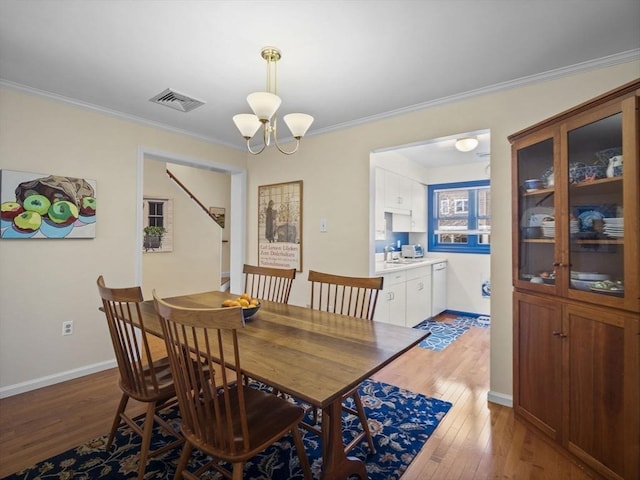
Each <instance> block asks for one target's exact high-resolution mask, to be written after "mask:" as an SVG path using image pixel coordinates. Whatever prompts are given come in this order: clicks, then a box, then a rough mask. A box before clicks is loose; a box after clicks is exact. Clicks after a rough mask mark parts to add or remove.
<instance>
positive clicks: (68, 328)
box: [62, 320, 73, 335]
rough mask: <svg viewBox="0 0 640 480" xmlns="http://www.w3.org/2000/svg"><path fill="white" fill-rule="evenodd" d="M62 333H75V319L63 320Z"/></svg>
mask: <svg viewBox="0 0 640 480" xmlns="http://www.w3.org/2000/svg"><path fill="white" fill-rule="evenodd" d="M62 335H73V320H68V321H66V322H62Z"/></svg>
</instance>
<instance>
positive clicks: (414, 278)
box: [405, 266, 431, 327]
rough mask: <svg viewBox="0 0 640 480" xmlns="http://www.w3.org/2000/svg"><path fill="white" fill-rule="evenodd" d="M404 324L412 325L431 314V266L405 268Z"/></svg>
mask: <svg viewBox="0 0 640 480" xmlns="http://www.w3.org/2000/svg"><path fill="white" fill-rule="evenodd" d="M406 276H407V284H406V304H407V305H406V309H405V325H406V326H407V327H414V326H416V325H417V324H418V323H420V322H421V321H423V320H425V319H427V318H429V317H430V316H431V267H429V266H425V267H419V268H412V269H410V270H407V272H406Z"/></svg>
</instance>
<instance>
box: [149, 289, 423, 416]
mask: <svg viewBox="0 0 640 480" xmlns="http://www.w3.org/2000/svg"><path fill="white" fill-rule="evenodd" d="M236 297H237V295H233V294H230V293H228V292H215V291H212V292H203V293H196V294H189V295H181V296H176V297H170V298H165V299H164V300H165V301H166V302H168V303H171V304H173V305H177V306H181V307H190V308H210V307H221V305H222V302H223V301H224V300H225V299H228V298H236ZM141 312H142V316H143V321H144V324H145V329H146V330H147V331H148V332H149V333H151V334H152V335H155V336H159V337H162V329H161V327H160V322H159V320H158V316H157V314H156V311H155V308H154V305H153V301H145V302H143V303H142V305H141ZM428 335H429V332H427V331H424V330H417V329H413V328H407V327H400V326H397V325H391V324H386V323H381V322H375V321H370V320H362V319H358V318H353V317H347V316H344V315H339V314H335V313H328V312H323V311H319V310H312V309H310V308H305V307H299V306H295V305H289V304H282V303H275V302H269V301H262V302H261V308H260V310H259V311H258V312H257V313H256V314H255V315H254V316H253V317H251V318H250V319H247V320H246V322H245V326H244V328H242V329H240V330H238V341H239V345H240V355H241V365H242V371H243V373H245V374H246V375H248V376H249V377H251V378H254V379H256V380H259V381H262V382H264V383H266V384H268V385H271V386H273V387H275V388H277V389H279V390H281V391H283V392H287V393H290V394H292V395H295V396H296V397H297V398H299V399H301V400H304V401H306V402H308V403H310V404H312V405H314V406H316V407H319V408H325V407H328V406H329V405H330V404H332V403H333V402H334V401H336V400H338V399H339V398H341V397H342V395H344V394H345V393H346V392H348V391H350V390H351V389H352V388H353V387H355V386H357V385H359V384H360V383H361V382H362V381H363V380H364V379H366V378H368V377H369V376H371V375H372V374H373V373H375V372H377V371H378V370H380V369H381V368H382V367H384V366H385V365H387V364H388V363H389V362H391V361H392V360H394V359H395V358H397V357H399V356H400V355H402V354H403V353H404V352H406V351H407V350H409V349H410V348H412V347H413V346H415V345H416V344H417V343H419V342H420V341H421V340H422V339H424V338H425V337H427V336H428Z"/></svg>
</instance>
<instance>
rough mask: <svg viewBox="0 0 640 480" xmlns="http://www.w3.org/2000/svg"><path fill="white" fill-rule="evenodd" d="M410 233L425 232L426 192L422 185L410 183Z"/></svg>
mask: <svg viewBox="0 0 640 480" xmlns="http://www.w3.org/2000/svg"><path fill="white" fill-rule="evenodd" d="M410 231H411V232H426V231H427V191H426V188H425V186H424V185H423V184H422V183H419V182H415V181H412V182H411V230H410Z"/></svg>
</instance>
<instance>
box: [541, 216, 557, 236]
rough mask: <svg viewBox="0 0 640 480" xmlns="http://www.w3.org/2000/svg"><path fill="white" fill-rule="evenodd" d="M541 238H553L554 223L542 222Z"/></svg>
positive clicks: (553, 221)
mask: <svg viewBox="0 0 640 480" xmlns="http://www.w3.org/2000/svg"><path fill="white" fill-rule="evenodd" d="M541 225H542V236H543V237H549V238H553V237H555V236H556V221H555V220H545V221H543V222H542V224H541Z"/></svg>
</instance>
